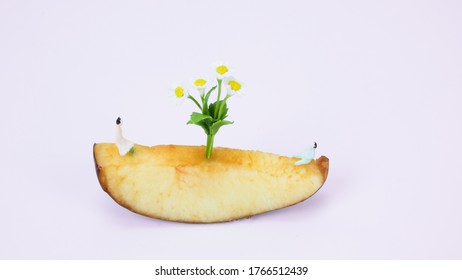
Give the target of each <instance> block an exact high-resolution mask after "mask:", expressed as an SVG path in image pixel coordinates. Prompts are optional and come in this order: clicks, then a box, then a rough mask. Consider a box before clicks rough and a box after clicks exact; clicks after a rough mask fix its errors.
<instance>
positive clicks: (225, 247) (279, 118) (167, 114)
mask: <svg viewBox="0 0 462 280" xmlns="http://www.w3.org/2000/svg"><path fill="white" fill-rule="evenodd" d="M461 12H462V4H461V3H460V1H401V0H400V1H1V2H0V94H1V102H0V118H1V123H2V125H1V131H2V132H1V138H0V144H1V150H2V153H1V154H0V170H1V176H0V258H2V259H48V258H52V259H62V258H64V259H80V258H90V259H93V258H96V259H99V258H105V259H119V258H121V259H131V258H135V259H145V258H148V259H200V258H206V259H223V258H231V259H240V258H250V259H253V258H259V259H275V258H277V259H279V258H280V259H286V258H295V259H299V258H306V259H409V258H411V259H460V258H462V238H461V236H462V203H461V199H462V175H461V174H462V172H461V167H462V163H461V159H462V125H461V120H462V113H461V110H460V107H461V105H462V98H461V96H462V80H461V77H462V51H461V50H462V35H461V27H462V19H461ZM216 61H224V62H227V63H229V64H230V65H231V66H232V67H233V69H234V70H235V74H236V77H238V78H240V79H241V80H242V81H243V82H244V83H245V92H243V93H242V96H240V97H236V98H233V100H231V101H230V103H231V104H230V107H231V110H230V117H229V118H230V119H231V120H234V121H235V124H234V125H233V126H230V127H224V128H223V129H222V131H220V133H219V134H218V136H217V138H216V144H217V145H218V146H226V147H235V148H243V149H257V150H262V151H267V152H273V153H278V154H282V155H291V154H293V153H295V152H299V151H300V150H302V149H303V148H304V147H306V146H308V145H311V144H312V142H313V141H315V140H316V141H317V142H318V144H319V149H318V150H317V151H318V154H324V155H327V156H328V157H329V158H330V160H331V166H330V173H329V177H328V179H327V182H326V184H325V185H324V187H323V188H322V189H321V190H320V191H319V192H318V193H317V194H316V195H315V196H314V197H312V198H310V199H309V200H307V201H305V202H303V203H301V204H298V205H296V206H293V207H290V208H287V209H283V210H279V211H275V212H272V213H267V214H263V215H259V216H255V217H253V218H251V219H245V220H240V221H236V222H230V223H224V224H212V225H189V224H179V223H172V222H164V221H159V220H153V219H149V218H146V217H142V216H139V215H137V214H134V213H132V212H129V211H128V210H126V209H124V208H122V207H120V206H119V205H117V204H116V203H115V202H114V201H112V200H111V199H110V197H109V196H108V195H107V194H106V193H105V192H103V191H102V189H101V188H100V186H99V184H98V182H97V179H96V175H95V171H94V166H93V158H92V145H93V143H94V142H112V141H113V138H114V134H113V133H114V121H115V119H116V117H117V116H121V117H123V119H124V121H125V122H124V131H125V134H126V136H127V137H128V138H130V139H132V140H134V141H136V142H138V143H140V144H145V145H158V144H170V143H174V144H188V145H203V144H204V143H205V135H203V132H202V130H201V129H200V128H198V127H193V126H186V125H185V122H186V121H187V118H188V115H189V114H190V112H191V111H192V109H193V106H192V104H189V102H185V103H183V104H180V105H178V104H176V103H175V102H174V101H175V100H174V99H173V98H171V96H170V92H169V90H170V86H171V85H172V84H173V83H175V82H184V83H188V82H189V79H190V78H192V77H194V76H197V75H208V74H210V75H209V76H208V77H211V76H212V77H213V75H212V67H211V65H212V64H213V63H214V62H216Z"/></svg>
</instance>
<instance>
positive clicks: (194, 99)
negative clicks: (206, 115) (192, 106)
mask: <svg viewBox="0 0 462 280" xmlns="http://www.w3.org/2000/svg"><path fill="white" fill-rule="evenodd" d="M188 98H189V99H191V100H192V101H193V102H194V103H196V105H197V107H199V109H200V110H201V111H202V107H201V105H200V104H199V102H197V100H196V98H194V97H193V96H192V95H190V94H188Z"/></svg>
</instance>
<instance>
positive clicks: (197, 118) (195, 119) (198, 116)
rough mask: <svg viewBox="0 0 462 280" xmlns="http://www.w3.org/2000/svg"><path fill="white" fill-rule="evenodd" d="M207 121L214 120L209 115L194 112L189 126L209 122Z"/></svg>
mask: <svg viewBox="0 0 462 280" xmlns="http://www.w3.org/2000/svg"><path fill="white" fill-rule="evenodd" d="M207 119H209V120H212V117H211V116H209V115H204V114H200V113H196V112H193V113H192V114H191V119H190V120H189V122H188V124H198V123H199V122H201V121H204V120H207Z"/></svg>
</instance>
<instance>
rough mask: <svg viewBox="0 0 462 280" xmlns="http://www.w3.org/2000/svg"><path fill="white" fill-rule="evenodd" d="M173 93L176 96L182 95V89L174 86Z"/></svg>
mask: <svg viewBox="0 0 462 280" xmlns="http://www.w3.org/2000/svg"><path fill="white" fill-rule="evenodd" d="M175 95H176V97H178V98H181V97H183V96H184V89H183V88H182V87H176V88H175Z"/></svg>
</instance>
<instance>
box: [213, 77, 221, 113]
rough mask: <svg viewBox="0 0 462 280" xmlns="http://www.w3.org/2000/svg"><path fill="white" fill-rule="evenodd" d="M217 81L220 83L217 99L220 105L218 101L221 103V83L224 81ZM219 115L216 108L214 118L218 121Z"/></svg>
mask: <svg viewBox="0 0 462 280" xmlns="http://www.w3.org/2000/svg"><path fill="white" fill-rule="evenodd" d="M217 81H218V97H217V104H218V101H220V97H221V82H222V80H220V79H218V80H217ZM217 115H218V110H216V108H215V112H214V113H213V117H214V118H215V119H216V118H217Z"/></svg>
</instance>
